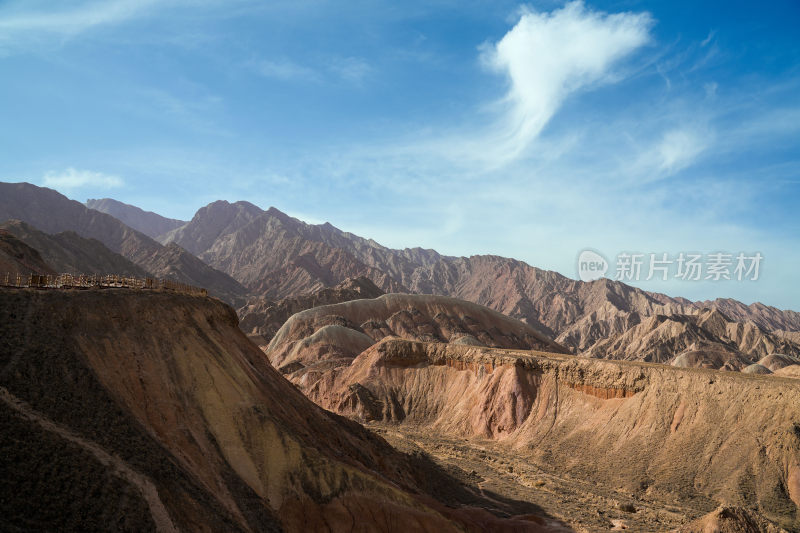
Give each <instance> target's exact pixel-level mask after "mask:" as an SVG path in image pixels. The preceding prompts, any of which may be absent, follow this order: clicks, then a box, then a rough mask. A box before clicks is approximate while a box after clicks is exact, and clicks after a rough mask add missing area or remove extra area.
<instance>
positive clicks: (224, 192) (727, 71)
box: [0, 0, 800, 309]
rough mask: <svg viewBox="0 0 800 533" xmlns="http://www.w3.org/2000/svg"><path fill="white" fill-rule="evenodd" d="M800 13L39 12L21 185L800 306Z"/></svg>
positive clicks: (17, 49) (473, 9) (31, 18)
mask: <svg viewBox="0 0 800 533" xmlns="http://www.w3.org/2000/svg"><path fill="white" fill-rule="evenodd" d="M798 22H800V6H798V4H797V3H796V2H790V1H786V2H776V3H772V4H770V5H769V6H766V7H764V6H759V7H754V6H753V5H752V4H747V3H727V2H726V3H721V2H719V3H717V2H715V3H705V4H704V5H703V7H702V8H697V6H696V5H695V4H694V3H688V2H677V3H669V4H667V5H664V4H662V3H658V2H646V1H640V2H624V3H621V2H585V3H582V2H568V3H562V2H534V3H530V4H525V5H521V4H519V3H516V2H494V3H485V2H467V3H453V2H445V1H442V2H434V3H419V4H417V3H407V4H403V6H401V7H400V6H395V5H393V4H392V3H388V2H377V3H375V2H372V3H366V2H364V3H362V2H354V3H348V4H347V5H341V4H339V3H333V2H325V1H307V2H275V3H271V4H270V5H269V6H265V5H262V4H261V3H257V2H250V1H245V0H236V1H234V2H230V1H229V2H222V1H217V0H206V1H204V2H199V3H197V2H187V1H184V0H170V1H167V2H154V1H146V0H140V1H132V0H110V1H107V2H95V1H81V2H74V3H72V4H71V5H70V6H63V5H59V8H58V9H57V10H54V9H53V8H52V7H50V5H48V4H47V3H45V2H40V1H24V2H23V1H19V0H12V1H10V2H5V3H3V4H1V5H0V76H2V80H3V83H2V84H0V123H2V124H3V125H4V126H6V127H4V128H2V129H0V146H1V147H0V180H2V181H30V182H32V183H36V184H38V185H43V186H48V187H52V188H54V189H56V190H59V191H60V192H62V193H64V194H66V195H67V196H69V197H71V198H74V199H77V200H79V201H85V200H86V199H88V198H102V197H111V198H115V199H117V200H120V201H123V202H126V203H130V204H133V205H136V206H138V207H141V208H143V209H147V210H152V211H155V212H157V213H159V214H162V215H164V216H168V217H173V218H181V219H189V218H191V216H192V214H193V213H194V211H195V210H196V209H198V208H199V207H202V206H203V205H205V204H207V203H209V202H211V201H214V200H217V199H226V200H229V201H236V200H247V201H250V202H252V203H254V204H256V205H259V206H260V207H262V208H267V207H269V206H270V205H274V206H275V207H277V208H279V209H281V210H283V211H286V212H288V213H289V214H292V215H293V216H296V217H298V218H300V219H302V220H304V221H306V222H312V223H314V222H322V221H330V222H331V223H333V224H334V225H335V226H337V227H339V228H341V229H343V230H346V231H352V232H354V233H357V234H359V235H362V236H364V237H368V238H373V239H375V240H377V241H378V242H380V243H381V244H384V245H386V246H391V247H396V248H402V247H414V246H422V247H426V248H435V249H437V250H438V251H439V252H441V253H445V254H449V255H473V254H480V253H492V254H497V255H504V256H508V257H515V258H517V259H521V260H524V261H526V262H528V263H530V264H532V265H534V266H538V267H541V268H546V269H552V270H556V271H559V272H561V273H563V274H565V275H568V276H570V277H575V275H576V272H575V260H576V257H577V255H578V253H579V252H580V251H581V250H582V249H584V248H593V249H596V250H599V251H601V252H602V253H603V254H605V255H606V257H608V258H610V259H611V258H613V257H614V256H615V255H616V254H618V253H620V252H623V251H638V252H642V253H651V252H652V253H662V252H663V253H670V254H678V253H679V252H701V253H706V254H707V253H713V252H718V251H727V252H729V253H733V254H736V253H738V252H746V253H755V252H760V253H761V254H763V256H764V261H763V264H762V271H761V275H760V279H759V280H758V281H757V282H735V281H728V282H680V281H675V280H671V281H669V282H666V283H661V282H641V283H632V284H633V285H636V286H640V287H642V288H645V289H648V290H656V291H660V292H665V293H667V294H670V295H673V296H685V297H688V298H690V299H694V300H698V299H711V298H716V297H732V298H736V299H739V300H742V301H744V302H746V303H751V302H753V301H761V302H764V303H767V304H770V305H775V306H778V307H781V308H793V309H798V307H800V306H798V304H797V302H798V297H799V296H800V288H798V287H800V284H797V283H796V280H797V278H796V270H797V268H796V265H797V264H798V262H800V252H798V246H797V244H798V243H797V236H798V230H800V223H799V222H798V218H797V216H796V214H795V213H796V206H797V204H798V200H800V160H798V154H800V150H798V149H800V135H798V129H800V71H799V70H798V63H797V58H798V57H800V46H799V44H800V39H798V37H797V36H796V27H797V24H798Z"/></svg>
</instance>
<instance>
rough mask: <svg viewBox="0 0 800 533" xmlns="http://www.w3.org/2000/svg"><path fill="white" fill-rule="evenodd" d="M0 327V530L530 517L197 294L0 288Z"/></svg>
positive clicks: (301, 527) (407, 525)
mask: <svg viewBox="0 0 800 533" xmlns="http://www.w3.org/2000/svg"><path fill="white" fill-rule="evenodd" d="M0 328H2V331H1V332H0V333H2V337H1V338H2V339H3V349H2V351H0V387H2V390H0V392H2V400H3V401H2V402H0V421H2V431H0V450H2V452H3V453H0V464H2V467H3V471H4V472H5V473H6V475H4V476H2V477H3V479H2V481H0V489H1V490H2V497H0V506H2V509H0V526H2V527H0V529H6V530H7V529H12V530H13V529H14V528H18V527H27V528H30V527H35V528H38V529H57V528H63V527H65V524H67V525H68V526H69V527H71V528H77V529H81V530H109V529H137V530H150V529H157V530H161V531H170V530H171V529H172V527H175V528H177V529H179V530H185V531H201V530H208V531H237V530H250V531H264V530H271V529H277V528H280V527H283V528H285V529H286V530H289V531H312V530H325V529H327V528H332V529H335V530H342V529H347V528H351V527H354V526H357V527H358V528H359V529H363V530H382V531H398V532H399V531H409V530H428V531H454V530H471V531H480V530H485V529H487V528H489V529H495V530H509V531H510V530H512V529H513V530H519V531H522V530H526V531H543V530H545V528H544V527H543V526H542V525H541V524H543V523H544V522H545V520H544V519H541V518H536V517H530V518H529V519H525V520H522V519H519V520H507V519H499V518H497V517H495V516H494V515H492V514H490V513H488V512H487V511H485V510H482V509H479V508H464V507H463V506H461V505H460V504H459V502H474V503H475V504H476V505H480V506H485V507H491V508H493V509H495V510H496V512H514V509H516V507H514V504H513V503H512V502H502V501H500V500H497V501H489V500H487V499H485V498H483V497H482V496H480V495H476V494H473V493H472V492H470V491H469V490H467V489H466V488H464V487H463V486H462V485H460V484H458V483H456V482H455V481H454V480H452V479H451V478H450V477H449V476H447V475H446V474H444V473H442V472H440V471H438V470H437V469H436V467H435V466H434V465H432V464H429V463H428V462H426V460H425V458H424V457H416V458H415V457H411V456H406V455H403V454H399V453H397V452H395V451H394V450H393V449H392V448H390V447H389V446H388V445H387V444H386V443H385V442H384V441H383V440H381V439H380V438H377V437H375V436H373V435H371V434H370V433H369V432H367V431H365V430H364V429H363V428H361V427H360V426H358V425H357V424H355V423H353V422H350V421H347V420H346V419H343V418H340V417H337V416H336V415H332V414H329V413H327V412H325V411H323V410H321V409H319V408H318V407H317V406H315V405H314V404H312V403H311V402H310V401H308V400H307V399H306V398H305V397H303V395H302V394H301V393H300V392H299V391H297V390H296V389H295V388H294V387H293V386H291V385H290V384H289V383H288V382H286V381H285V380H284V379H283V378H282V377H281V376H280V375H279V374H278V373H277V372H276V371H275V370H273V369H272V368H271V367H270V366H269V365H268V364H266V362H265V361H264V358H263V354H262V352H261V351H259V350H258V349H257V348H256V347H255V346H253V345H252V344H251V343H250V342H249V341H248V340H247V338H246V337H245V336H244V335H243V334H242V332H241V331H240V330H239V329H238V327H237V323H236V317H235V314H234V312H233V310H231V309H230V308H228V307H226V306H225V305H223V304H222V303H220V302H218V301H215V300H213V299H208V298H201V297H193V296H186V295H179V294H174V293H169V292H147V291H128V290H124V289H120V290H111V289H107V290H83V291H34V290H12V289H8V290H0ZM431 495H434V496H435V497H436V498H438V499H439V500H440V501H445V502H447V503H449V504H450V505H452V506H453V507H446V506H445V505H443V504H442V503H439V502H437V501H436V500H434V499H433V498H432V497H431ZM34 519H35V520H36V521H35V522H32V521H31V520H34ZM63 520H68V522H64V521H63ZM26 524H27V525H26Z"/></svg>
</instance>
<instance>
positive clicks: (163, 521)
mask: <svg viewBox="0 0 800 533" xmlns="http://www.w3.org/2000/svg"><path fill="white" fill-rule="evenodd" d="M0 400H2V401H3V402H4V403H5V404H6V405H8V406H9V407H11V408H12V409H14V410H15V411H16V412H17V413H19V415H20V416H22V417H23V418H26V419H27V420H30V421H31V422H34V423H36V424H38V425H39V426H40V427H41V428H42V429H44V430H45V431H49V432H51V433H55V434H57V435H59V436H60V437H62V438H63V439H66V440H68V441H70V442H72V443H74V444H77V445H78V446H80V447H81V448H83V449H84V450H86V451H88V452H89V453H91V454H92V455H94V456H95V457H96V458H97V460H98V461H100V463H102V464H103V465H104V466H107V467H110V468H111V469H112V471H113V472H114V474H116V475H117V476H118V477H120V478H121V479H123V480H125V481H127V482H129V483H132V484H133V485H135V486H137V487H138V488H139V490H141V492H142V496H143V497H144V499H145V501H146V502H147V505H148V507H149V508H150V514H151V516H152V517H153V522H154V523H155V525H156V530H157V531H159V532H164V533H173V532H175V533H177V531H178V529H177V528H176V527H175V525H174V524H173V523H172V519H170V517H169V513H168V512H167V509H166V507H164V503H163V502H162V501H161V499H160V498H159V497H158V490H157V489H156V487H155V485H153V482H152V481H150V480H149V479H148V478H146V477H145V476H143V475H142V474H140V473H139V472H136V471H135V470H133V469H132V468H131V467H130V466H128V465H127V464H126V463H125V462H124V461H123V460H122V459H120V458H119V457H115V456H113V455H111V454H109V453H108V452H107V451H105V450H104V449H103V448H101V447H100V446H99V445H97V444H96V443H94V442H92V441H89V440H86V439H85V438H83V437H81V436H80V435H77V434H76V433H74V432H73V431H72V430H70V429H69V428H66V427H64V426H62V425H60V424H58V423H56V422H53V421H52V420H50V419H49V418H47V417H46V416H44V415H42V414H41V413H39V412H37V411H36V410H35V409H33V408H32V407H31V406H30V405H28V404H27V403H25V402H24V401H22V400H20V399H19V398H17V397H16V396H14V395H13V394H11V393H10V392H9V391H8V390H7V389H6V388H5V387H0Z"/></svg>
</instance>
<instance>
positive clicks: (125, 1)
mask: <svg viewBox="0 0 800 533" xmlns="http://www.w3.org/2000/svg"><path fill="white" fill-rule="evenodd" d="M158 3H159V2H158V1H157V0H108V1H101V2H97V1H94V2H82V3H79V4H77V5H76V4H72V5H71V6H69V7H66V8H65V7H63V6H64V4H58V7H57V8H54V6H53V4H49V3H48V4H46V5H41V4H39V6H40V9H38V10H30V9H29V8H30V4H31V3H30V2H11V3H10V4H6V5H5V6H4V7H3V8H2V9H0V39H2V40H6V41H9V40H13V39H14V38H17V37H33V36H34V35H35V34H42V33H51V34H58V35H64V36H69V35H75V34H78V33H81V32H83V31H86V30H88V29H90V28H93V27H96V26H102V25H108V24H117V23H120V22H123V21H126V20H129V19H132V18H136V17H138V16H140V15H142V14H144V13H146V12H147V11H148V10H149V9H150V8H152V7H153V6H155V5H156V4H158ZM34 5H35V4H34Z"/></svg>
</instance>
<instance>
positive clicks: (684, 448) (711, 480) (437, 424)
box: [267, 301, 800, 531]
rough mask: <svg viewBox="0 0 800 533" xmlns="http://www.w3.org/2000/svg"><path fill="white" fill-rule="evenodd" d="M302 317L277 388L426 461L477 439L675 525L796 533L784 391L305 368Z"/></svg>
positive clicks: (498, 358) (793, 399)
mask: <svg viewBox="0 0 800 533" xmlns="http://www.w3.org/2000/svg"><path fill="white" fill-rule="evenodd" d="M359 304H360V302H358V301H357V302H351V303H350V305H359ZM330 307H336V306H328V307H327V308H319V309H320V310H318V311H317V315H321V314H323V313H325V312H329V313H330V314H331V315H335V314H336V313H332V312H330V311H328V310H329V309H330ZM310 316H311V313H310V312H308V311H307V312H304V313H301V314H299V315H296V316H295V317H293V318H292V319H291V320H290V321H289V322H288V323H287V324H286V325H285V326H284V328H282V330H281V331H279V332H278V334H277V335H276V337H275V339H274V340H273V343H272V344H271V345H270V347H269V348H268V349H267V356H268V357H270V359H272V360H274V361H276V362H278V363H279V364H280V362H281V361H283V360H284V359H282V358H283V357H284V355H285V354H287V353H292V354H293V355H292V357H293V358H294V360H300V361H303V365H302V366H300V365H297V366H295V367H289V368H286V369H285V371H286V372H287V377H288V378H289V379H290V380H291V381H293V382H294V383H296V384H297V385H298V386H299V387H300V388H301V389H302V390H303V391H304V392H305V393H306V394H307V395H308V396H309V397H310V398H311V399H313V400H314V401H315V402H317V403H318V404H319V405H321V406H323V407H326V408H328V409H331V410H333V411H335V412H339V413H342V414H345V415H348V416H350V417H353V418H355V419H358V420H361V421H364V422H372V423H377V424H379V425H384V426H385V425H387V424H388V426H387V431H391V429H388V428H391V427H396V428H398V429H397V431H400V432H402V433H403V434H405V435H406V438H412V439H418V440H419V441H422V442H425V441H427V440H430V442H433V443H435V444H434V447H436V448H438V449H447V448H448V446H447V445H441V442H437V439H438V438H440V437H442V436H444V437H448V438H451V439H468V440H474V441H475V442H481V443H485V442H487V441H488V442H491V443H494V444H490V445H486V444H484V446H486V447H488V448H489V449H493V448H492V447H496V448H497V449H498V450H504V452H503V453H510V454H512V455H518V456H520V457H521V458H524V461H527V463H526V464H533V465H537V467H539V468H541V469H542V470H544V471H547V472H549V473H550V474H553V475H557V476H567V477H569V478H571V479H579V480H583V481H585V482H587V483H590V484H595V485H597V486H598V490H600V489H599V487H604V488H605V489H609V490H611V489H613V490H615V491H622V492H624V493H625V494H629V495H630V497H632V498H635V499H638V500H641V501H646V502H649V503H648V505H649V506H650V508H656V509H658V508H662V509H663V508H665V507H666V506H672V507H677V508H678V509H680V512H681V513H683V515H684V516H685V517H694V516H699V515H701V514H703V513H706V512H710V511H712V510H713V509H714V508H715V507H717V506H718V505H723V504H724V505H734V506H743V507H745V508H753V509H758V511H759V512H760V513H761V514H762V515H763V516H764V517H766V518H767V519H769V520H771V521H773V522H774V523H776V524H779V525H780V526H781V527H785V528H787V529H790V530H796V529H798V528H800V519H799V517H798V506H800V388H798V386H797V381H796V380H795V379H791V378H781V377H776V376H764V375H755V374H743V373H740V372H718V371H713V370H704V369H695V368H675V367H670V366H664V365H657V364H646V363H639V362H624V361H607V360H597V359H589V358H581V357H574V356H568V355H559V354H549V353H536V352H522V351H518V350H503V349H498V348H488V347H478V346H465V345H457V344H454V343H441V342H418V341H410V340H402V339H397V338H384V339H382V340H381V341H380V342H377V343H374V344H372V345H370V346H369V347H367V348H365V349H364V350H363V351H361V352H360V353H359V354H357V355H355V356H354V357H353V358H351V359H349V360H341V359H339V360H337V362H336V364H333V363H331V362H329V361H327V362H326V360H325V358H319V363H317V364H314V363H313V362H312V361H313V359H314V358H315V357H318V354H319V350H318V349H317V348H315V346H314V344H313V343H311V342H309V341H308V339H309V337H308V336H303V334H302V333H300V332H301V331H302V329H303V328H302V327H301V326H299V324H308V323H310V322H312V321H311V320H309V317H310ZM317 320H318V321H320V323H321V318H320V317H319V316H317ZM293 332H294V333H293ZM291 339H294V341H292V340H291ZM286 347H291V350H288V351H287V350H286ZM773 359H776V358H773ZM769 362H770V361H765V363H769ZM772 362H773V363H774V364H776V365H780V364H783V363H786V362H787V361H783V362H780V361H772ZM789 362H791V361H789ZM792 366H796V365H789V366H784V368H791V367H792ZM448 453H450V452H448ZM508 464H509V465H511V463H508ZM642 516H643V515H642ZM640 519H641V518H640ZM643 523H646V520H645V522H643ZM643 523H642V524H643ZM640 525H641V524H640ZM641 527H644V525H641ZM589 530H591V529H589ZM647 530H652V531H659V530H664V529H663V528H659V527H657V526H654V527H653V529H647Z"/></svg>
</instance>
